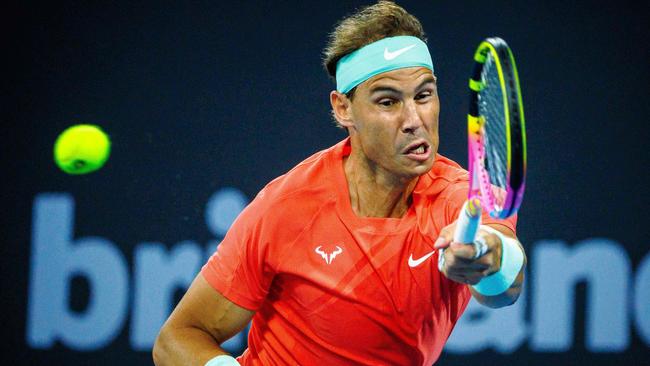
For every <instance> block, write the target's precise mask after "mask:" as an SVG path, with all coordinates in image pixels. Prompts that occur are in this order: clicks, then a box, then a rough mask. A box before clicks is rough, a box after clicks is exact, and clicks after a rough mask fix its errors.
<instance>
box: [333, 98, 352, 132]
mask: <svg viewBox="0 0 650 366" xmlns="http://www.w3.org/2000/svg"><path fill="white" fill-rule="evenodd" d="M330 104H331V105H332V114H333V115H334V118H336V121H337V122H338V123H339V124H340V125H341V126H343V127H346V128H348V127H352V126H353V125H354V121H353V119H352V101H351V100H350V99H348V97H347V96H346V95H345V94H343V93H339V92H338V91H336V90H332V92H331V93H330Z"/></svg>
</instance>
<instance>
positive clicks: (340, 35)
mask: <svg viewBox="0 0 650 366" xmlns="http://www.w3.org/2000/svg"><path fill="white" fill-rule="evenodd" d="M395 36H414V37H418V38H420V39H421V40H422V41H424V42H426V37H425V34H424V31H423V30H422V24H420V21H419V20H418V19H417V18H416V17H414V16H413V15H411V14H409V13H408V12H407V11H406V10H404V8H402V7H401V6H399V5H397V4H395V3H394V2H392V1H379V2H378V3H377V4H374V5H370V6H366V7H364V8H361V9H359V10H357V12H356V13H354V14H352V15H349V16H347V17H345V18H343V19H342V20H341V21H339V23H338V24H337V25H336V27H335V28H334V31H332V33H330V35H329V40H328V42H327V45H326V46H325V49H324V50H323V66H324V67H325V70H327V73H328V74H329V75H330V76H331V77H332V78H336V63H337V62H338V61H339V60H340V59H341V57H343V56H345V55H347V54H349V53H351V52H354V51H356V50H358V49H359V48H361V47H363V46H366V45H368V44H370V43H373V42H376V41H378V40H380V39H383V38H388V37H395Z"/></svg>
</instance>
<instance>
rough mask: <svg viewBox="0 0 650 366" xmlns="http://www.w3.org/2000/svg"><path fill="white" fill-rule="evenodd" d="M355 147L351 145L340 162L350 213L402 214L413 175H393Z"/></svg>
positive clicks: (395, 216)
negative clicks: (343, 171)
mask: <svg viewBox="0 0 650 366" xmlns="http://www.w3.org/2000/svg"><path fill="white" fill-rule="evenodd" d="M355 151H357V153H355ZM358 151H359V149H354V148H353V149H352V153H351V154H350V156H348V157H347V158H345V160H344V162H343V167H344V170H345V177H346V179H347V182H348V189H349V192H350V204H351V206H352V210H353V211H354V213H355V214H356V215H357V216H359V217H393V218H399V217H402V216H404V214H405V213H406V211H407V210H408V208H409V206H410V204H411V193H413V189H415V185H416V183H417V177H416V178H404V177H397V176H395V175H394V174H391V173H390V172H388V171H386V170H384V169H382V168H381V167H379V166H377V165H376V164H374V163H373V162H372V161H369V160H368V159H367V158H366V157H365V156H364V155H363V154H361V153H358Z"/></svg>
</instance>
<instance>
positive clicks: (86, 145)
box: [54, 124, 111, 174]
mask: <svg viewBox="0 0 650 366" xmlns="http://www.w3.org/2000/svg"><path fill="white" fill-rule="evenodd" d="M110 153H111V141H110V140H109V138H108V136H107V135H106V133H104V131H102V130H101V129H100V128H99V127H97V126H94V125H86V124H83V125H75V126H71V127H68V128H67V129H66V130H65V131H63V132H62V133H61V134H60V135H59V137H57V139H56V142H55V143H54V161H55V162H56V165H58V166H59V168H61V170H63V171H64V172H66V173H68V174H86V173H90V172H94V171H95V170H97V169H99V168H101V167H102V166H104V164H105V163H106V160H108V156H109V155H110Z"/></svg>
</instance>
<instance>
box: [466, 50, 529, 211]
mask: <svg viewBox="0 0 650 366" xmlns="http://www.w3.org/2000/svg"><path fill="white" fill-rule="evenodd" d="M469 87H470V105H469V113H468V119H467V122H468V123H467V126H468V148H469V151H468V153H469V172H470V186H471V188H470V192H469V195H470V197H479V198H480V200H481V205H482V206H483V209H484V210H488V211H489V213H490V216H492V217H495V218H500V219H503V218H507V217H509V216H511V215H513V214H515V213H516V212H517V210H518V209H519V207H520V205H521V201H522V199H523V195H524V189H525V185H526V183H525V181H526V130H525V122H524V109H523V102H522V97H521V89H520V86H519V75H518V73H517V67H516V64H515V59H514V56H513V54H512V51H511V50H510V48H509V47H508V45H507V44H506V42H505V41H504V40H502V39H501V38H497V37H492V38H487V39H485V40H484V41H483V42H481V44H480V45H479V47H478V48H477V50H476V52H475V54H474V71H473V74H472V77H471V79H470V81H469Z"/></svg>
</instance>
